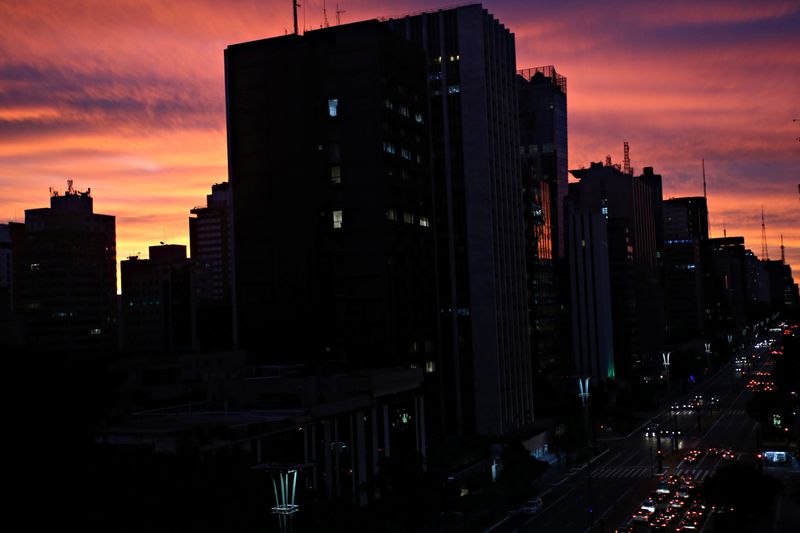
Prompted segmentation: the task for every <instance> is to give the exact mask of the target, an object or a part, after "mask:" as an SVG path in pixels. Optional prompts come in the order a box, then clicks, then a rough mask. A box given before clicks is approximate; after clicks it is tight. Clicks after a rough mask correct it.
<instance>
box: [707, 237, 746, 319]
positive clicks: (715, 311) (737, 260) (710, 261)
mask: <svg viewBox="0 0 800 533" xmlns="http://www.w3.org/2000/svg"><path fill="white" fill-rule="evenodd" d="M704 254H705V258H704V264H705V265H706V269H705V271H704V276H705V286H706V290H705V294H706V297H705V305H706V320H707V326H706V327H707V329H709V330H710V331H715V332H717V333H727V332H736V333H738V332H739V330H741V329H742V328H744V327H745V326H746V325H747V321H746V319H747V314H746V308H745V302H746V294H747V270H746V266H745V250H744V237H722V238H717V239H708V241H706V247H705V250H704Z"/></svg>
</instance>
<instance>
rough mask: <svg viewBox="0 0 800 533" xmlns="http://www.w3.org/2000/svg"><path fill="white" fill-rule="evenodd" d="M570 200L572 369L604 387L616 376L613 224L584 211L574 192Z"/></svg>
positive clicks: (599, 216)
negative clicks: (610, 232)
mask: <svg viewBox="0 0 800 533" xmlns="http://www.w3.org/2000/svg"><path fill="white" fill-rule="evenodd" d="M567 198H568V199H567V202H566V209H567V213H566V217H565V222H566V229H567V231H568V233H567V239H566V242H567V244H568V245H569V246H570V248H569V249H568V250H567V257H568V259H569V279H570V282H571V286H570V295H571V305H570V312H571V315H572V316H571V321H570V324H571V326H572V335H571V339H572V345H571V348H572V355H573V357H572V358H573V362H572V368H571V371H572V373H574V374H576V375H578V376H589V377H591V378H592V383H601V382H602V381H604V380H606V379H608V378H615V377H616V369H615V362H614V332H613V327H612V325H613V324H612V322H613V321H612V312H611V273H610V271H609V268H610V267H609V258H608V254H609V246H608V223H607V220H606V217H605V215H604V214H602V213H597V212H593V211H591V210H582V209H581V207H580V203H579V202H578V201H577V199H576V198H575V197H574V196H572V194H570V196H568V197H567Z"/></svg>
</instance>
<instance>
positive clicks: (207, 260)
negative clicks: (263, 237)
mask: <svg viewBox="0 0 800 533" xmlns="http://www.w3.org/2000/svg"><path fill="white" fill-rule="evenodd" d="M230 207H231V190H230V187H229V184H228V182H224V183H216V184H214V185H213V186H212V187H211V194H209V195H207V196H206V205H205V207H201V206H199V207H195V208H193V209H192V210H191V213H192V215H194V217H191V218H189V246H190V255H191V258H192V276H191V277H192V339H193V343H194V345H195V347H196V348H198V349H203V350H209V349H221V348H228V347H231V346H232V344H233V302H232V290H233V252H232V247H233V228H232V227H231V226H232V224H231V215H232V213H231V209H230Z"/></svg>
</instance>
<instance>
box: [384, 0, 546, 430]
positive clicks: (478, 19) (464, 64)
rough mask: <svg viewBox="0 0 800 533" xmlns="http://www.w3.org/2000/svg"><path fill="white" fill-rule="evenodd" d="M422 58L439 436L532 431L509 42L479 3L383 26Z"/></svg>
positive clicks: (508, 36) (513, 60)
mask: <svg viewBox="0 0 800 533" xmlns="http://www.w3.org/2000/svg"><path fill="white" fill-rule="evenodd" d="M386 23H387V24H388V25H389V26H390V27H391V28H393V29H394V30H395V31H396V32H398V33H399V34H400V35H402V36H404V37H405V38H406V39H408V40H409V41H412V42H414V43H416V44H417V45H418V46H420V47H421V48H422V49H424V51H425V55H426V57H427V79H428V94H429V101H428V106H429V107H430V126H431V135H432V138H431V145H432V147H433V157H434V159H433V164H432V172H433V182H434V197H435V201H436V204H435V217H436V220H435V227H436V237H437V267H438V278H439V293H438V302H437V303H438V316H439V329H440V333H441V340H442V351H443V354H444V369H443V379H444V390H445V394H444V399H445V407H444V411H445V413H448V415H449V416H447V417H446V419H445V420H444V424H445V430H446V432H447V433H449V434H456V435H458V434H474V433H477V434H482V435H502V434H505V433H508V432H510V431H514V430H516V429H519V428H522V427H525V426H528V425H530V424H531V423H532V422H533V414H534V413H533V378H532V376H533V369H532V364H531V353H530V341H529V334H528V309H527V308H528V306H527V297H526V265H525V236H524V227H525V220H524V206H523V198H522V195H521V194H520V192H521V191H522V188H523V185H524V184H523V180H522V177H521V168H520V167H521V165H520V159H519V141H520V138H519V108H518V104H517V102H518V99H517V98H518V97H517V76H516V55H515V47H514V34H513V33H511V32H510V31H509V30H508V29H507V28H506V27H505V26H504V25H503V24H501V23H500V22H499V21H498V20H497V19H496V18H494V17H493V16H492V15H491V14H490V13H489V12H488V11H486V10H485V9H483V8H482V7H481V6H480V5H468V6H464V7H458V8H454V9H444V10H440V11H435V12H430V13H423V14H418V15H410V16H406V17H402V18H396V19H392V20H388V21H386Z"/></svg>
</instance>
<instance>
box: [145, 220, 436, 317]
mask: <svg viewBox="0 0 800 533" xmlns="http://www.w3.org/2000/svg"><path fill="white" fill-rule="evenodd" d="M386 218H387V219H389V220H394V221H397V219H398V218H397V210H395V209H387V210H386ZM332 222H333V229H339V228H341V227H342V224H343V223H344V215H343V213H342V210H341V209H337V210H335V211H333V212H332ZM403 222H405V223H406V224H414V213H409V212H405V213H403ZM417 222H418V223H419V225H420V226H422V227H423V228H427V227H428V226H429V225H430V221H429V219H428V217H425V216H420V217H419V218H418V219H417ZM131 305H133V304H131Z"/></svg>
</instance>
